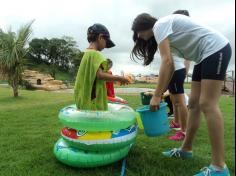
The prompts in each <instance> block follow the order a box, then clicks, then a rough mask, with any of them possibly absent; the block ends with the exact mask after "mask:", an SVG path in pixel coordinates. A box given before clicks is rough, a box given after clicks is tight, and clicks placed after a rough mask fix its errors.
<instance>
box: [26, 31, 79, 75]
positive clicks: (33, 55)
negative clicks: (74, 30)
mask: <svg viewBox="0 0 236 176" xmlns="http://www.w3.org/2000/svg"><path fill="white" fill-rule="evenodd" d="M80 55H81V51H80V50H79V49H78V47H77V45H76V41H75V40H74V39H73V38H72V37H68V36H64V37H62V38H52V39H50V40H48V39H46V38H44V39H37V38H35V39H33V40H32V41H31V42H30V43H29V56H28V57H29V59H30V60H31V61H33V62H36V63H46V64H48V65H50V69H49V72H50V74H51V75H52V77H54V78H55V76H56V70H57V69H58V68H59V69H61V70H62V71H64V72H67V71H68V72H69V73H74V72H73V71H72V70H74V67H77V66H78V65H79V62H80V61H79V59H80Z"/></svg>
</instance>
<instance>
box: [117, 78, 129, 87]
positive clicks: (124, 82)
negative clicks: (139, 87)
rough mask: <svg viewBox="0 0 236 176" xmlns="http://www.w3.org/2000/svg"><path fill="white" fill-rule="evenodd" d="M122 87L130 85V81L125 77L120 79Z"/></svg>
mask: <svg viewBox="0 0 236 176" xmlns="http://www.w3.org/2000/svg"><path fill="white" fill-rule="evenodd" d="M119 82H120V85H121V86H122V85H127V84H130V80H129V79H127V78H125V77H120V81H119Z"/></svg>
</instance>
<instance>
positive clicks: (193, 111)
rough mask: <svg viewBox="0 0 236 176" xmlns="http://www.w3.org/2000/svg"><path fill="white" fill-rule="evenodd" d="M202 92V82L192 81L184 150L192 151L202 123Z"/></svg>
mask: <svg viewBox="0 0 236 176" xmlns="http://www.w3.org/2000/svg"><path fill="white" fill-rule="evenodd" d="M200 93H201V82H198V81H192V83H191V94H190V99H189V105H188V108H189V111H188V118H187V129H186V136H185V139H184V142H183V144H182V147H181V149H182V150H184V151H192V144H193V140H194V137H195V134H196V132H197V130H198V128H199V125H200V106H199V98H200Z"/></svg>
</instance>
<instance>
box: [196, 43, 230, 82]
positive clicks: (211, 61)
mask: <svg viewBox="0 0 236 176" xmlns="http://www.w3.org/2000/svg"><path fill="white" fill-rule="evenodd" d="M231 55H232V49H231V46H230V44H227V45H226V46H225V47H224V48H222V49H221V50H219V51H218V52H216V53H214V54H212V55H211V56H209V57H207V58H206V59H204V60H203V61H202V62H200V63H199V64H197V65H195V66H194V69H193V75H192V81H198V82H200V81H201V80H202V79H211V80H224V79H225V75H226V70H227V67H228V65H229V61H230V58H231Z"/></svg>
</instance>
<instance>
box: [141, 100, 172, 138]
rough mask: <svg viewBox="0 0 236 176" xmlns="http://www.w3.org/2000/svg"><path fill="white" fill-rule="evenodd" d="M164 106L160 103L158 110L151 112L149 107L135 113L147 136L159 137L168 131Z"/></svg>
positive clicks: (164, 104)
mask: <svg viewBox="0 0 236 176" xmlns="http://www.w3.org/2000/svg"><path fill="white" fill-rule="evenodd" d="M166 106H167V103H164V102H162V103H160V108H159V110H157V111H155V112H151V111H150V110H149V108H150V107H149V106H144V107H141V108H138V109H137V112H139V113H140V115H141V120H142V122H143V127H144V132H145V134H146V135H147V136H150V137H155V136H161V135H163V134H165V133H167V132H169V131H170V128H169V122H168V116H167V112H166Z"/></svg>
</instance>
